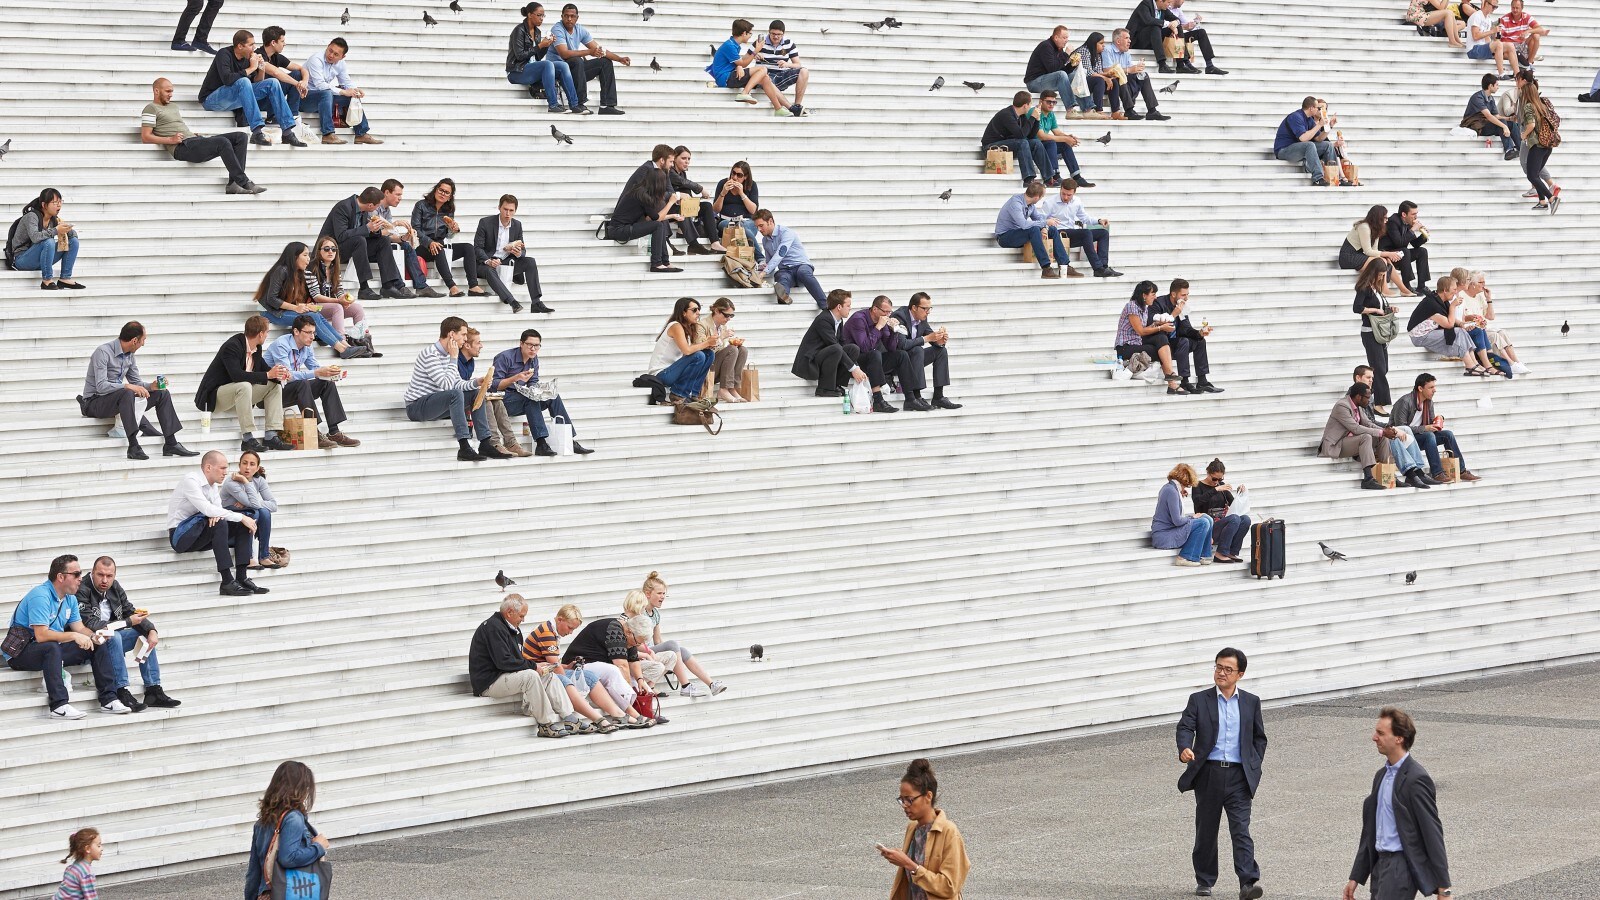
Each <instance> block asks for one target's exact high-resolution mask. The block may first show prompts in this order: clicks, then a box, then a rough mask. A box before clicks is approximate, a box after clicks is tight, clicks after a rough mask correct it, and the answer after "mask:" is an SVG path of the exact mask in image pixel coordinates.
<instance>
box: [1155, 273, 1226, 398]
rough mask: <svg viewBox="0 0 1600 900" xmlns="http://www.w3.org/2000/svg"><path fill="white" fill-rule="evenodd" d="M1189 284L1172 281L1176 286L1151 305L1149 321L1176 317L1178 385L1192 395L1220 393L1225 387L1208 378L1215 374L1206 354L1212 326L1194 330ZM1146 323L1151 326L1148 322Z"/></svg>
mask: <svg viewBox="0 0 1600 900" xmlns="http://www.w3.org/2000/svg"><path fill="white" fill-rule="evenodd" d="M1188 306H1189V282H1187V281H1185V280H1183V279H1182V278H1174V279H1172V284H1171V286H1169V287H1168V288H1167V293H1165V294H1162V295H1161V296H1159V297H1157V298H1156V302H1154V303H1152V304H1150V310H1149V312H1148V313H1147V314H1146V319H1147V320H1149V319H1151V318H1152V317H1154V316H1158V315H1166V316H1171V317H1172V324H1174V325H1176V326H1177V331H1174V332H1173V334H1172V341H1171V344H1172V359H1173V361H1174V362H1176V363H1177V364H1178V377H1179V378H1181V379H1183V382H1182V383H1181V384H1179V385H1178V387H1180V388H1182V389H1183V390H1184V391H1186V392H1188V393H1190V394H1201V393H1204V394H1220V393H1222V388H1219V387H1217V386H1216V385H1214V384H1212V383H1211V380H1210V378H1209V377H1208V376H1209V375H1210V374H1211V360H1210V358H1209V357H1208V356H1207V355H1206V338H1208V337H1210V336H1211V326H1210V325H1204V326H1202V327H1200V328H1196V327H1194V324H1193V323H1191V322H1190V321H1189V314H1188ZM1146 324H1149V322H1148V321H1147V322H1146ZM1191 356H1193V357H1194V374H1195V376H1196V382H1195V383H1194V384H1190V383H1189V358H1190V357H1191Z"/></svg>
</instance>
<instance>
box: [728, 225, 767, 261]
mask: <svg viewBox="0 0 1600 900" xmlns="http://www.w3.org/2000/svg"><path fill="white" fill-rule="evenodd" d="M736 222H737V223H738V224H739V226H740V227H741V228H743V229H744V235H745V237H747V238H749V239H750V247H751V249H753V250H755V251H756V262H758V263H759V262H765V261H766V259H767V254H765V253H763V252H762V251H761V234H760V232H758V231H756V221H755V220H754V219H751V218H749V217H745V218H740V219H728V218H724V217H722V216H717V234H716V237H718V238H720V237H721V236H722V229H724V228H727V227H728V226H729V225H732V224H734V223H736Z"/></svg>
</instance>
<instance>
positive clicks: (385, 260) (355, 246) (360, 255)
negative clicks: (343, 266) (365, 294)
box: [339, 237, 400, 288]
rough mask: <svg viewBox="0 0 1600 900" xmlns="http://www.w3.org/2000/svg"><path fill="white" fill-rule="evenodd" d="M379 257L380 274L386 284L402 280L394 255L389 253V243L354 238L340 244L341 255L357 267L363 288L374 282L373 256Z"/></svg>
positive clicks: (358, 279)
mask: <svg viewBox="0 0 1600 900" xmlns="http://www.w3.org/2000/svg"><path fill="white" fill-rule="evenodd" d="M374 253H376V254H377V257H378V274H379V275H381V276H382V277H383V283H384V284H390V283H392V282H396V281H399V280H400V267H399V266H397V265H395V264H394V255H393V254H392V253H390V252H389V241H388V240H387V239H382V240H377V241H373V240H369V239H367V238H366V237H353V238H349V239H348V240H344V241H340V242H339V255H340V256H342V257H344V259H345V261H346V262H348V263H349V264H350V265H352V266H355V269H356V280H357V281H359V282H361V286H362V287H363V288H365V287H368V286H369V285H370V284H371V282H372V255H373V254H374Z"/></svg>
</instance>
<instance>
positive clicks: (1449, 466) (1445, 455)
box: [1439, 450, 1461, 484]
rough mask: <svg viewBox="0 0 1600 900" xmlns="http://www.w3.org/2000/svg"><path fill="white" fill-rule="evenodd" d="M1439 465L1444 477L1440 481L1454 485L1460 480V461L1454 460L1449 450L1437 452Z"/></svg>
mask: <svg viewBox="0 0 1600 900" xmlns="http://www.w3.org/2000/svg"><path fill="white" fill-rule="evenodd" d="M1439 463H1440V465H1442V466H1444V477H1443V478H1441V479H1439V480H1440V481H1443V482H1446V483H1450V484H1454V483H1455V482H1457V481H1460V480H1461V460H1459V459H1456V458H1455V455H1454V454H1452V453H1451V452H1450V451H1449V450H1441V451H1439Z"/></svg>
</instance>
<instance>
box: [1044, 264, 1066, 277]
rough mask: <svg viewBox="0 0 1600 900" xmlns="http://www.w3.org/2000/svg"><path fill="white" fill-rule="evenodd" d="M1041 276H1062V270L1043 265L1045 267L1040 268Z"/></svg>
mask: <svg viewBox="0 0 1600 900" xmlns="http://www.w3.org/2000/svg"><path fill="white" fill-rule="evenodd" d="M1039 277H1040V278H1060V277H1061V270H1060V269H1052V268H1050V267H1049V266H1045V267H1043V268H1041V269H1040V270H1039Z"/></svg>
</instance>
